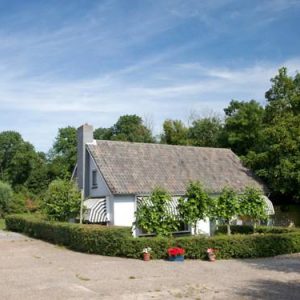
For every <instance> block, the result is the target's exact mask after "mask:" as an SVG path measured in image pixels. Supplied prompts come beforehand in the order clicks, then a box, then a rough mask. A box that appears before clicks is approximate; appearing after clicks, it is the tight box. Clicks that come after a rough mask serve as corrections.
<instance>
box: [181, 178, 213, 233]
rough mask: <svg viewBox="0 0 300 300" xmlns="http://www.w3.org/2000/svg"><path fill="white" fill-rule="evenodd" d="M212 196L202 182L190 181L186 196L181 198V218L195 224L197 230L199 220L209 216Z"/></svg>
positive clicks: (185, 221) (187, 222)
mask: <svg viewBox="0 0 300 300" xmlns="http://www.w3.org/2000/svg"><path fill="white" fill-rule="evenodd" d="M209 205H210V197H209V196H208V194H207V193H206V192H205V190H204V189H203V187H202V185H201V183H200V182H198V181H195V182H190V183H189V185H188V186H187V189H186V194H185V195H184V197H182V198H180V199H179V204H178V212H179V215H180V219H181V220H182V221H183V222H184V223H186V224H190V225H192V226H193V228H194V230H195V233H196V232H197V231H196V229H197V221H199V220H203V219H205V217H207V216H209V214H208V208H209Z"/></svg>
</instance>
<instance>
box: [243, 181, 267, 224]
mask: <svg viewBox="0 0 300 300" xmlns="http://www.w3.org/2000/svg"><path fill="white" fill-rule="evenodd" d="M240 215H241V216H246V217H249V218H251V219H252V220H253V229H254V230H255V228H256V224H257V222H258V221H260V220H266V219H267V217H268V215H267V207H266V204H265V201H264V200H263V197H262V193H261V192H260V191H259V190H257V189H255V188H252V187H247V188H246V189H245V192H244V193H243V195H242V196H241V202H240Z"/></svg>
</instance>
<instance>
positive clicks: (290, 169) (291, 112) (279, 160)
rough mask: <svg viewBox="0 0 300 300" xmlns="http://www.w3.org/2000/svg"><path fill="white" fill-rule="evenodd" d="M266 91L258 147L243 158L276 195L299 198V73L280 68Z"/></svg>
mask: <svg viewBox="0 0 300 300" xmlns="http://www.w3.org/2000/svg"><path fill="white" fill-rule="evenodd" d="M271 82H272V83H273V85H272V87H271V88H270V89H269V90H268V91H267V93H266V98H267V101H268V103H267V105H266V109H265V110H266V112H265V118H264V128H263V130H262V132H261V137H262V138H261V140H260V141H259V143H258V145H259V149H257V150H256V151H249V153H248V154H247V155H246V157H245V158H244V162H245V163H246V164H247V166H248V167H250V168H252V169H253V170H255V172H256V174H257V175H258V176H260V177H261V178H262V179H263V180H264V181H265V182H266V183H267V185H268V187H269V188H270V190H271V191H272V192H273V195H278V197H282V196H285V197H286V198H288V197H290V198H293V199H294V200H297V199H300V176H299V169H300V74H297V75H296V76H295V77H294V78H292V77H289V76H288V75H287V69H286V68H281V69H280V70H279V73H278V75H276V76H275V77H274V78H272V79H271Z"/></svg>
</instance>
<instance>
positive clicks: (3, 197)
mask: <svg viewBox="0 0 300 300" xmlns="http://www.w3.org/2000/svg"><path fill="white" fill-rule="evenodd" d="M12 199H13V190H12V188H11V186H10V185H9V184H8V183H5V182H2V181H0V218H1V217H3V216H4V215H5V214H7V213H9V212H10V209H11V201H12Z"/></svg>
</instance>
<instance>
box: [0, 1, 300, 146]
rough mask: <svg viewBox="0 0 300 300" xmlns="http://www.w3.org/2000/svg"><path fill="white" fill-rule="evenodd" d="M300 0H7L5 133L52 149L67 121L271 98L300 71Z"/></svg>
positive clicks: (153, 118) (2, 5) (104, 120)
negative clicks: (276, 79) (274, 84)
mask: <svg viewBox="0 0 300 300" xmlns="http://www.w3.org/2000/svg"><path fill="white" fill-rule="evenodd" d="M299 18H300V0H290V1H289V0H267V1H263V0H259V1H255V0H243V1H241V0H237V1H231V0H214V1H209V0H207V1H205V0H203V1H202V0H161V1H159V0H151V1H148V0H126V1H125V0H106V1H100V0H97V1H96V0H89V1H86V0H81V1H80V0H57V1H55V0H48V1H37V0H36V1H30V0H26V1H23V0H19V1H18V0H10V1H6V0H0V131H3V130H16V131H18V132H20V133H21V134H22V135H23V137H24V139H26V140H29V141H30V142H31V143H33V144H34V145H35V147H36V148H37V149H38V150H42V151H47V150H48V149H49V148H50V147H51V145H52V143H53V141H54V138H55V136H56V133H57V129H58V128H59V127H65V126H68V125H72V126H79V125H81V124H82V123H85V122H88V123H90V124H93V125H94V126H95V127H108V126H111V125H112V124H114V123H115V121H116V120H117V119H118V117H119V116H120V115H123V114H138V115H140V116H142V117H145V118H146V120H147V122H148V123H151V124H152V126H153V128H154V131H155V133H156V134H157V133H159V132H160V130H161V125H162V122H163V120H164V119H166V118H172V119H181V120H183V121H185V122H188V120H189V117H190V115H191V114H192V115H202V116H203V115H208V114H211V113H217V114H221V113H222V110H223V108H224V107H226V106H227V105H228V103H229V102H230V100H231V99H239V100H250V99H256V100H258V101H260V102H261V103H264V92H265V91H266V90H267V89H268V87H269V86H270V82H269V80H270V78H271V77H273V76H274V75H275V74H276V71H277V69H278V68H279V67H281V66H287V67H288V69H289V72H290V74H291V75H294V74H295V72H296V71H298V70H300V51H299V50H300V39H299V36H300V26H299Z"/></svg>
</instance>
